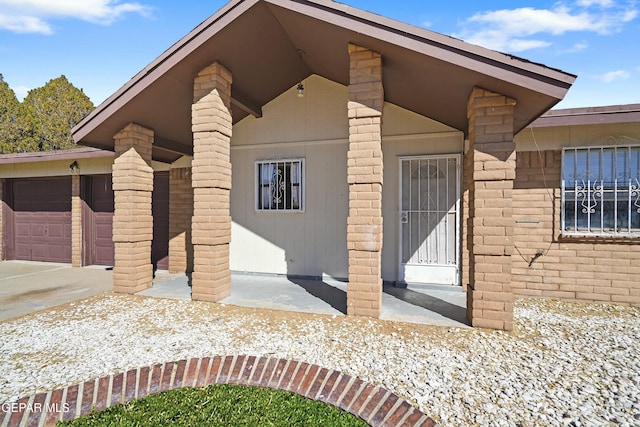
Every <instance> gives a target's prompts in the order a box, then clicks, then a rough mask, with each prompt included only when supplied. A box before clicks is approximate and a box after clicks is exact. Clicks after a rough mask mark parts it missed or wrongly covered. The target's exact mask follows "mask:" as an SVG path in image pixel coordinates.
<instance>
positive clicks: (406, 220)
mask: <svg viewBox="0 0 640 427" xmlns="http://www.w3.org/2000/svg"><path fill="white" fill-rule="evenodd" d="M400 222H401V223H402V224H409V213H408V212H402V213H401V214H400Z"/></svg>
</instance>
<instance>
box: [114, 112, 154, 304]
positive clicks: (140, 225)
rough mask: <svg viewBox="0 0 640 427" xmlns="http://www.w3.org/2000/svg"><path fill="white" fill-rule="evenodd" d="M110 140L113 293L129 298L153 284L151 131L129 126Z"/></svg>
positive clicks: (134, 125) (133, 125)
mask: <svg viewBox="0 0 640 427" xmlns="http://www.w3.org/2000/svg"><path fill="white" fill-rule="evenodd" d="M114 139H115V154H116V157H115V160H114V162H113V175H112V179H113V192H114V202H115V210H114V215H113V242H114V246H115V266H114V268H113V290H114V291H116V292H124V293H130V294H133V293H136V292H140V291H142V290H144V289H147V288H150V287H151V284H152V280H153V265H152V264H151V240H152V238H153V215H152V213H151V193H152V191H153V169H152V168H151V149H152V144H153V131H152V130H150V129H146V128H144V127H142V126H140V125H137V124H135V123H130V124H128V125H127V126H125V127H124V129H122V130H121V131H120V132H118V133H117V134H116V135H115V136H114Z"/></svg>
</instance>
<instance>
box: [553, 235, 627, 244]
mask: <svg viewBox="0 0 640 427" xmlns="http://www.w3.org/2000/svg"><path fill="white" fill-rule="evenodd" d="M558 241H559V242H560V243H563V242H567V243H572V242H573V243H618V244H637V243H639V242H640V234H627V235H605V234H560V237H559V238H558Z"/></svg>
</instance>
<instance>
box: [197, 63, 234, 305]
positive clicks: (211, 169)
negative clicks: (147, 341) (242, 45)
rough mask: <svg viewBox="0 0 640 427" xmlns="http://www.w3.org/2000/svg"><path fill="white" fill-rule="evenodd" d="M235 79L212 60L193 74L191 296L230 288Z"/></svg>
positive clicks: (209, 297) (215, 297) (217, 296)
mask: <svg viewBox="0 0 640 427" xmlns="http://www.w3.org/2000/svg"><path fill="white" fill-rule="evenodd" d="M231 83H232V76H231V73H230V72H229V70H227V69H226V68H225V67H223V66H222V65H220V64H219V63H217V62H216V63H213V64H212V65H210V66H208V67H207V68H205V69H204V70H202V71H200V73H198V75H197V76H196V78H195V80H194V87H193V92H194V93H193V106H192V112H191V117H192V119H191V120H192V122H191V123H192V130H193V162H192V178H191V179H192V186H193V220H192V226H191V227H192V228H191V230H192V236H191V238H192V241H193V250H194V259H193V275H192V282H191V283H192V288H191V289H192V291H191V292H192V298H193V299H194V300H205V301H219V300H221V299H223V298H225V297H227V296H229V295H230V294H231V273H230V271H229V243H230V242H231V216H230V212H229V195H230V192H231V160H230V143H231V128H232V121H231Z"/></svg>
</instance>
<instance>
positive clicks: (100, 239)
mask: <svg viewBox="0 0 640 427" xmlns="http://www.w3.org/2000/svg"><path fill="white" fill-rule="evenodd" d="M89 178H90V179H91V216H92V221H91V222H92V230H91V231H92V233H91V234H92V235H91V238H92V242H85V247H86V245H88V244H90V245H92V251H93V260H92V261H91V263H92V264H98V265H113V264H114V245H113V187H112V186H111V175H95V176H91V177H89Z"/></svg>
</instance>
